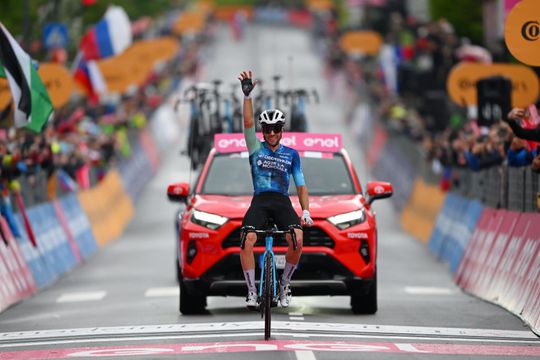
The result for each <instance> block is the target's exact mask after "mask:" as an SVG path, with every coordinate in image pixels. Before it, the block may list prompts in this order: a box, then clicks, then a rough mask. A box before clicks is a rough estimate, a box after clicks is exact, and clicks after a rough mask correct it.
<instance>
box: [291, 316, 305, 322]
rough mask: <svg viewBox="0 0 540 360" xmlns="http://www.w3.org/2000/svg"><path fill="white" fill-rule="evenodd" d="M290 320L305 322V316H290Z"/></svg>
mask: <svg viewBox="0 0 540 360" xmlns="http://www.w3.org/2000/svg"><path fill="white" fill-rule="evenodd" d="M289 320H291V321H304V317H303V316H289Z"/></svg>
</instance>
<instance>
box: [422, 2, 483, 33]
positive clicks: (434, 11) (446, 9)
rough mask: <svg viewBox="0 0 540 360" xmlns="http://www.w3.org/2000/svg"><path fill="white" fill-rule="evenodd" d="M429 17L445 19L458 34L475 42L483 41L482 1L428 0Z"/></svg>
mask: <svg viewBox="0 0 540 360" xmlns="http://www.w3.org/2000/svg"><path fill="white" fill-rule="evenodd" d="M429 5H430V13H431V18H432V19H433V20H434V21H436V20H437V19H440V18H445V19H447V20H448V21H449V22H450V23H451V24H452V25H453V26H454V29H455V31H456V34H458V35H459V36H466V37H468V38H469V39H471V41H472V42H474V43H476V44H482V43H483V28H482V26H483V16H482V6H483V2H482V1H478V0H452V1H448V0H430V3H429Z"/></svg>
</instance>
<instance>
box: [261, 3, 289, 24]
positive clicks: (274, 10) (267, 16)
mask: <svg viewBox="0 0 540 360" xmlns="http://www.w3.org/2000/svg"><path fill="white" fill-rule="evenodd" d="M254 17H255V21H256V22H258V23H259V22H266V23H273V24H286V23H288V21H289V13H288V11H287V10H284V9H282V8H279V7H260V8H256V9H255V13H254Z"/></svg>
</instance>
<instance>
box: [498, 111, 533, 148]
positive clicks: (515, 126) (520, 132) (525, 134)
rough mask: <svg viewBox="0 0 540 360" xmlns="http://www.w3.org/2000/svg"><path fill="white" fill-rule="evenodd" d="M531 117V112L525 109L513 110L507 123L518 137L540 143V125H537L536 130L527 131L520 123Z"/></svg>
mask: <svg viewBox="0 0 540 360" xmlns="http://www.w3.org/2000/svg"><path fill="white" fill-rule="evenodd" d="M529 116H530V114H529V111H528V110H527V109H523V108H513V109H512V110H511V111H510V112H509V113H508V117H507V119H506V121H507V122H508V125H510V127H511V128H512V131H513V132H514V134H516V136H518V137H520V138H522V139H525V140H531V141H538V142H540V124H537V125H536V127H535V128H532V129H525V128H523V126H521V124H520V123H519V122H520V121H521V120H523V119H524V118H526V117H527V118H528V117H529Z"/></svg>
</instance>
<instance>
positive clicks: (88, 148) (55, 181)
mask: <svg viewBox="0 0 540 360" xmlns="http://www.w3.org/2000/svg"><path fill="white" fill-rule="evenodd" d="M199 47H200V43H199V42H197V41H196V40H193V41H192V42H191V43H188V42H185V43H184V44H183V49H182V50H181V51H180V53H178V54H177V55H176V56H175V57H174V58H173V59H172V60H170V61H168V62H167V63H166V64H162V66H159V67H158V68H156V69H154V71H153V72H152V73H151V74H150V75H149V77H148V79H147V81H146V82H145V84H144V85H143V86H140V87H138V88H136V89H135V88H134V90H133V91H130V92H128V93H125V94H122V95H114V94H113V95H106V96H103V97H101V99H100V101H99V102H98V103H89V102H88V100H87V99H86V98H85V97H80V98H76V97H72V100H71V101H70V102H69V103H68V104H66V105H65V106H63V107H62V108H59V109H55V113H54V117H53V119H52V120H50V121H49V122H48V123H47V124H46V125H45V127H44V129H43V131H42V132H41V133H39V134H36V133H33V132H31V131H28V130H25V129H16V128H14V127H12V126H9V124H7V125H6V126H4V128H0V184H1V189H2V191H3V195H4V197H5V196H7V195H13V192H14V191H17V192H20V193H21V195H22V198H23V199H24V203H25V206H32V205H35V204H37V203H41V202H44V201H49V200H51V199H54V198H56V197H58V196H61V195H63V194H65V193H68V192H72V191H77V190H81V189H87V188H90V187H92V186H94V185H96V184H97V183H99V182H100V181H101V180H102V179H103V178H104V176H105V175H106V174H107V172H108V171H109V170H110V169H111V168H114V167H115V166H116V165H117V164H118V162H120V161H122V160H123V159H129V158H130V157H131V156H132V147H133V145H134V144H135V143H137V142H138V134H139V133H140V131H141V129H143V128H144V127H145V126H146V125H147V123H148V121H149V119H150V118H151V114H152V112H153V111H154V110H155V108H156V107H157V106H159V105H160V104H161V102H162V100H163V98H164V97H166V96H167V95H168V94H170V93H171V91H174V90H175V89H176V87H177V85H178V81H179V80H180V79H181V78H182V77H186V76H193V75H194V74H195V73H196V72H197V71H198V68H197V65H198V61H199V58H198V49H199ZM10 117H12V114H10V113H9V112H7V113H6V114H4V119H3V120H2V121H3V122H2V124H3V123H7V122H9V121H8V120H9V118H10ZM12 203H14V202H13V201H12ZM14 205H16V204H14Z"/></svg>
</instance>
